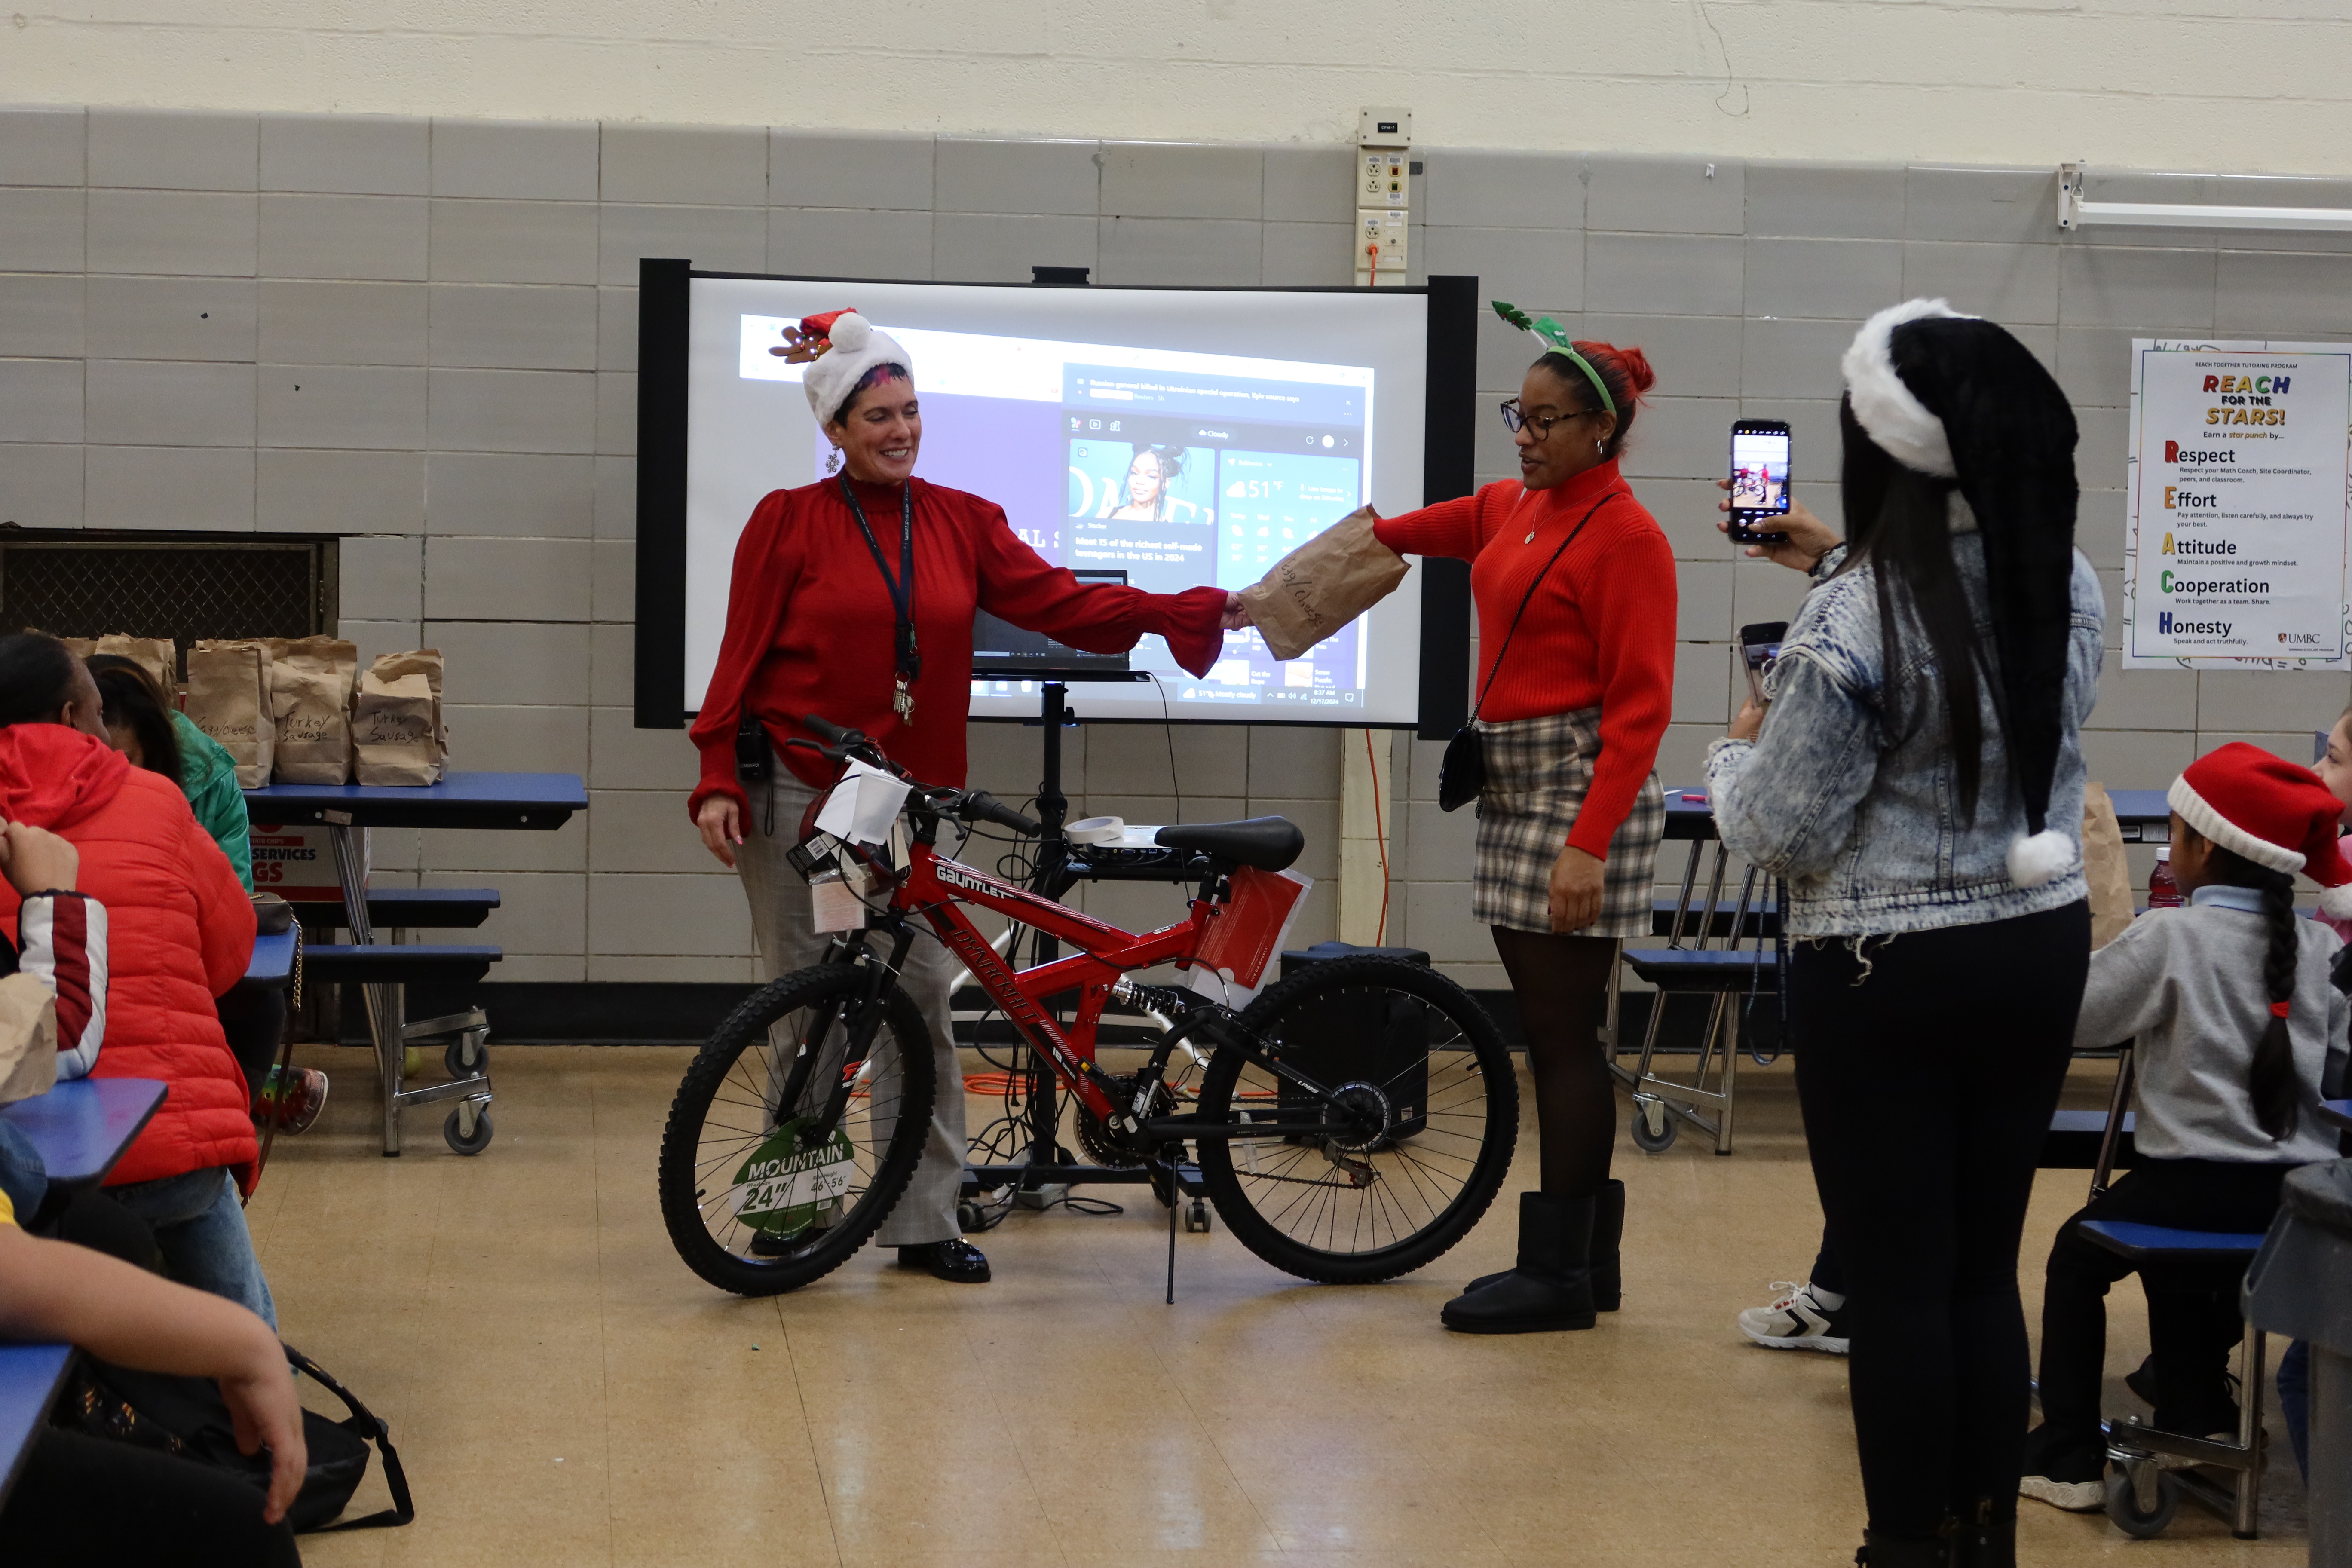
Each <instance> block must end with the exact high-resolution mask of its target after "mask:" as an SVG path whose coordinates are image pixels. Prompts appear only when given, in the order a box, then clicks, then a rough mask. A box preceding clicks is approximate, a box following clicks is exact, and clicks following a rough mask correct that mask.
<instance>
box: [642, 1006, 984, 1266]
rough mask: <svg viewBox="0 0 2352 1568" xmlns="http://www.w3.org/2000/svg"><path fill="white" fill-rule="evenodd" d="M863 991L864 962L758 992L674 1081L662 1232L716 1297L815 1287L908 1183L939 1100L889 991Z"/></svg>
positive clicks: (921, 1036)
mask: <svg viewBox="0 0 2352 1568" xmlns="http://www.w3.org/2000/svg"><path fill="white" fill-rule="evenodd" d="M869 983H870V976H869V973H868V971H867V970H866V967H865V965H863V964H852V963H828V964H819V965H817V966H816V967H815V968H813V969H803V970H801V971H799V972H798V973H793V974H788V975H786V976H784V977H783V978H782V979H781V980H777V981H773V982H772V983H770V984H767V985H763V986H761V988H760V989H759V990H757V991H755V992H753V993H752V994H751V995H750V996H749V997H747V998H745V999H744V1001H743V1003H742V1005H740V1006H739V1007H737V1008H736V1009H735V1011H734V1012H733V1014H731V1015H730V1016H729V1017H728V1019H727V1021H726V1022H725V1023H723V1024H721V1025H719V1029H718V1032H717V1033H716V1034H714V1035H712V1036H711V1037H710V1040H709V1043H708V1044H706V1045H705V1046H704V1047H702V1050H701V1052H700V1054H698V1056H696V1058H694V1061H693V1064H692V1065H691V1066H689V1067H688V1068H687V1069H686V1077H685V1079H684V1080H683V1081H681V1082H680V1083H679V1085H678V1089H677V1099H676V1100H673V1101H672V1102H671V1105H670V1111H669V1125H668V1127H667V1129H666V1130H665V1131H663V1134H662V1147H661V1166H660V1182H661V1208H662V1223H663V1224H664V1225H666V1226H667V1227H668V1229H669V1237H670V1241H671V1243H672V1245H674V1246H675V1247H677V1253H678V1256H679V1257H680V1258H684V1259H685V1260H686V1263H687V1266H688V1268H692V1269H693V1270H694V1271H695V1272H696V1273H697V1274H699V1275H701V1276H702V1278H704V1279H708V1280H709V1281H710V1283H712V1284H713V1285H716V1286H718V1287H719V1289H722V1290H732V1291H734V1292H735V1293H736V1294H737V1295H739V1296H772V1295H775V1294H776V1293H778V1292H780V1291H784V1290H794V1289H799V1288H800V1287H801V1286H803V1285H806V1284H808V1283H809V1282H810V1281H812V1280H814V1279H822V1278H824V1276H825V1275H827V1274H829V1273H831V1272H832V1271H833V1270H834V1269H835V1268H839V1267H841V1265H842V1264H843V1263H845V1262H846V1261H847V1260H848V1258H850V1256H851V1255H852V1254H853V1253H855V1252H856V1250H857V1249H858V1248H859V1247H863V1246H864V1245H865V1244H866V1238H867V1237H871V1236H872V1235H873V1234H874V1231H875V1228H876V1227H877V1226H879V1225H881V1223H882V1222H883V1220H885V1219H886V1218H887V1217H888V1216H889V1214H890V1211H891V1209H892V1208H894V1207H895V1206H897V1205H898V1199H899V1197H900V1195H901V1194H904V1193H905V1192H906V1190H907V1184H908V1182H909V1181H911V1180H912V1179H913V1178H914V1173H915V1165H916V1163H917V1162H918V1161H919V1160H920V1159H921V1157H922V1152H923V1140H924V1138H925V1136H926V1135H927V1134H928V1132H929V1128H930V1120H931V1106H932V1101H933V1099H934V1096H935V1094H936V1092H937V1088H938V1086H937V1083H936V1082H935V1079H936V1077H937V1073H936V1071H935V1069H934V1068H933V1066H932V1059H931V1037H930V1031H929V1029H928V1028H927V1027H925V1026H924V1024H923V1017H922V1014H921V1013H920V1011H919V1010H918V1009H917V1007H916V1005H915V1003H914V999H913V998H912V997H910V996H908V994H906V992H905V991H903V990H901V989H900V988H899V987H898V985H897V984H895V983H887V984H885V985H884V986H883V988H882V992H881V994H880V996H879V997H878V998H877V999H876V1000H874V1001H872V1002H868V1001H867V999H866V992H867V990H868V986H869ZM869 1008H874V1009H878V1010H879V1011H878V1016H876V1017H874V1018H872V1019H871V1020H870V1022H871V1023H872V1025H873V1029H872V1032H871V1034H870V1036H866V1046H865V1047H863V1048H862V1049H861V1048H856V1046H855V1044H854V1042H855V1041H856V1040H857V1039H858V1038H859V1037H861V1035H862V1034H863V1030H862V1028H861V1024H862V1023H863V1022H865V1021H866V1018H865V1015H866V1012H867V1010H868V1009H869ZM803 1058H805V1060H806V1064H807V1065H806V1070H805V1071H803V1072H801V1073H800V1074H799V1078H798V1082H797V1084H795V1081H794V1068H795V1065H796V1064H798V1063H801V1062H802V1061H803ZM844 1084H846V1085H848V1094H847V1096H846V1099H845V1108H844V1109H843V1110H842V1112H841V1114H840V1117H839V1119H838V1120H837V1121H835V1123H834V1125H833V1127H832V1129H831V1131H829V1132H828V1131H824V1130H823V1129H824V1122H825V1121H826V1120H827V1110H828V1106H829V1102H831V1101H832V1100H835V1098H836V1095H835V1091H836V1090H837V1089H839V1087H840V1086H842V1085H844ZM788 1098H789V1099H790V1100H791V1101H792V1103H790V1104H789V1105H788V1104H786V1103H785V1102H786V1100H787V1099H788Z"/></svg>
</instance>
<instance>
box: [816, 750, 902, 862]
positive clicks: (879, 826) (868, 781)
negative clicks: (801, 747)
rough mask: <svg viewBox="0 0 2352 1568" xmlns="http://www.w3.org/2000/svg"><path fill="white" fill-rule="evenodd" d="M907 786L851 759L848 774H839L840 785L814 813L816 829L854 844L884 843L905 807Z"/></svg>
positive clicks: (880, 771)
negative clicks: (899, 811) (901, 809)
mask: <svg viewBox="0 0 2352 1568" xmlns="http://www.w3.org/2000/svg"><path fill="white" fill-rule="evenodd" d="M910 787H911V786H910V785H909V784H908V783H907V782H906V781H905V780H904V779H898V778H893V777H891V776H890V775H889V774H888V773H884V772H883V771H882V770H881V769H879V768H877V767H871V766H869V765H867V764H866V763H861V762H858V761H857V760H856V758H852V759H851V760H850V763H849V769H848V771H847V772H846V773H843V774H842V775H841V782H840V783H839V784H835V785H834V786H833V791H832V793H831V794H829V795H826V796H825V801H824V806H823V808H821V809H820V810H819V811H818V812H817V814H816V826H818V827H819V828H820V829H822V830H823V831H824V832H826V833H830V834H832V835H833V836H834V837H836V838H845V839H847V840H849V841H850V842H851V843H853V844H881V843H884V842H887V840H888V838H889V837H890V826H891V824H893V823H895V822H896V821H898V809H899V807H901V806H903V805H906V803H907V792H908V789H909V788H910Z"/></svg>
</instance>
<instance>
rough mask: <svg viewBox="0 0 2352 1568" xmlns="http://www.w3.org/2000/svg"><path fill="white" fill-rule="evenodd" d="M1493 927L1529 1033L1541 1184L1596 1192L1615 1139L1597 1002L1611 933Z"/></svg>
mask: <svg viewBox="0 0 2352 1568" xmlns="http://www.w3.org/2000/svg"><path fill="white" fill-rule="evenodd" d="M1491 929H1492V930H1493V931H1494V933H1495V951H1496V952H1499V953H1500V954H1502V956H1503V968H1504V970H1505V972H1506V973H1508V974H1509V975H1510V977H1511V990H1512V992H1513V993H1514V994H1517V997H1518V1002H1519V1027H1520V1029H1521V1030H1522V1031H1523V1032H1524V1033H1525V1034H1526V1036H1527V1037H1528V1073H1529V1075H1530V1076H1532V1077H1533V1078H1534V1079H1535V1080H1536V1128H1537V1131H1538V1137H1539V1140H1540V1146H1541V1149H1542V1158H1543V1190H1544V1192H1545V1194H1547V1195H1548V1196H1550V1197H1555V1198H1573V1197H1582V1196H1583V1195H1584V1194H1588V1193H1596V1192H1599V1191H1600V1190H1601V1186H1602V1184H1605V1183H1606V1182H1607V1181H1608V1180H1609V1154H1610V1151H1611V1149H1612V1147H1613V1146H1614V1145H1615V1144H1616V1142H1617V1087H1616V1085H1615V1084H1614V1083H1613V1082H1612V1080H1611V1079H1610V1076H1609V1064H1608V1062H1607V1061H1606V1060H1604V1059H1603V1058H1602V1057H1601V1001H1602V998H1604V997H1605V996H1607V995H1608V994H1609V976H1610V973H1611V972H1612V970H1614V969H1615V968H1616V966H1617V943H1616V941H1615V940H1614V939H1613V938H1611V937H1605V936H1569V935H1564V934H1560V933H1557V932H1550V931H1513V930H1512V929H1511V928H1509V927H1508V926H1495V927H1492V928H1491Z"/></svg>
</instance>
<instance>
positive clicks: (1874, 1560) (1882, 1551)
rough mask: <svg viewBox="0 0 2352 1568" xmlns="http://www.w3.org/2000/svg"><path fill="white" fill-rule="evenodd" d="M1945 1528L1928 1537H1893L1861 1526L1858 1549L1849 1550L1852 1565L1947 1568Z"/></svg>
mask: <svg viewBox="0 0 2352 1568" xmlns="http://www.w3.org/2000/svg"><path fill="white" fill-rule="evenodd" d="M1949 1528H1950V1527H1949V1525H1947V1526H1946V1530H1947V1531H1949ZM1862 1543H1863V1544H1862V1550H1861V1551H1859V1552H1855V1553H1854V1554H1853V1561H1854V1564H1855V1568H1951V1562H1952V1538H1951V1536H1950V1534H1949V1533H1948V1532H1947V1533H1946V1534H1943V1535H1938V1536H1937V1537H1935V1538H1934V1539H1932V1540H1928V1541H1896V1540H1895V1539H1893V1538H1892V1537H1889V1536H1885V1535H1880V1534H1877V1533H1875V1532H1874V1531H1867V1530H1865V1531H1863V1532H1862Z"/></svg>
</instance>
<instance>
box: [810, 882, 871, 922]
mask: <svg viewBox="0 0 2352 1568" xmlns="http://www.w3.org/2000/svg"><path fill="white" fill-rule="evenodd" d="M809 921H810V924H811V926H812V927H813V928H814V930H816V931H856V930H859V929H860V928H862V927H863V926H864V925H865V924H866V904H865V901H864V900H861V899H860V898H858V896H857V893H856V889H854V888H853V887H852V886H851V885H850V883H849V881H848V880H847V879H845V878H844V877H843V876H842V874H841V873H840V872H838V871H820V872H818V873H817V874H816V875H815V876H814V877H811V878H810V879H809Z"/></svg>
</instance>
